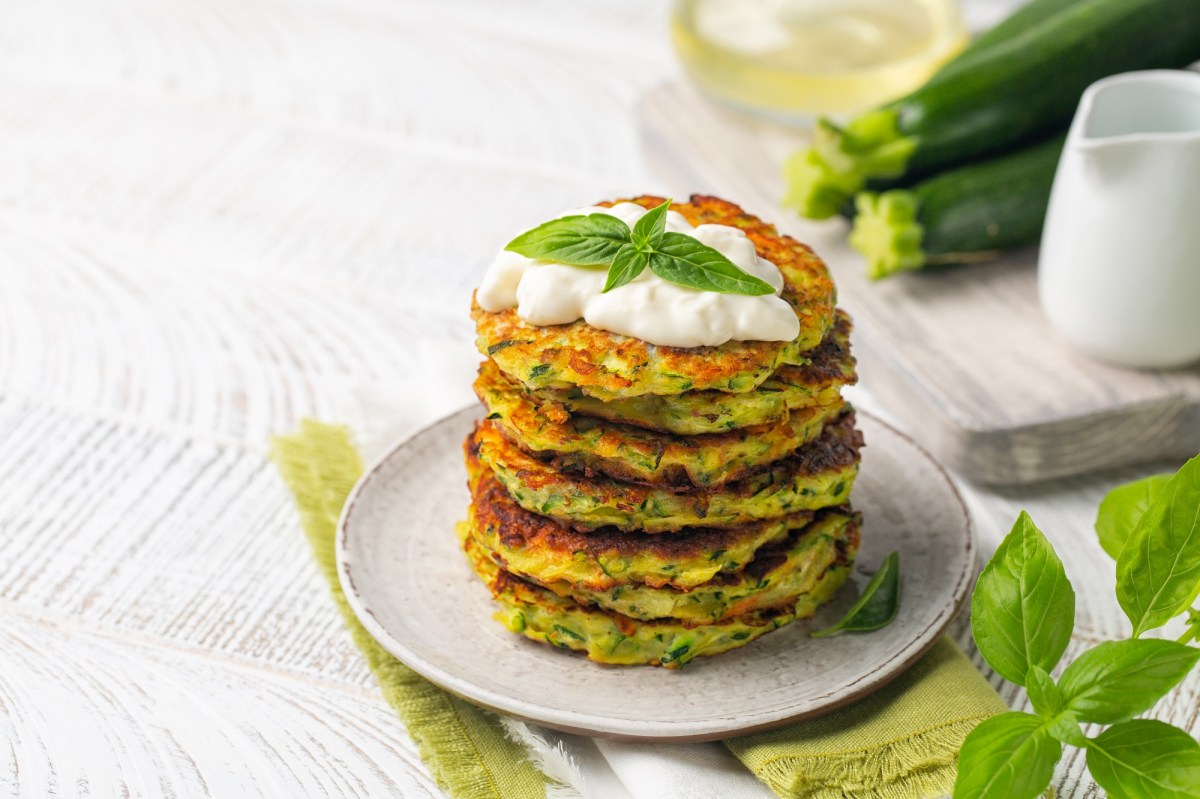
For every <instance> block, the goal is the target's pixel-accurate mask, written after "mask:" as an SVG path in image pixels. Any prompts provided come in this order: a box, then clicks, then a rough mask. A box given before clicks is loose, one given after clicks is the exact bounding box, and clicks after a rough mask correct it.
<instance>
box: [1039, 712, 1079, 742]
mask: <svg viewBox="0 0 1200 799" xmlns="http://www.w3.org/2000/svg"><path fill="white" fill-rule="evenodd" d="M1046 732H1048V733H1050V736H1051V737H1052V738H1054V740H1056V741H1062V742H1063V743H1065V744H1070V745H1071V746H1077V747H1079V748H1080V749H1082V748H1083V747H1085V746H1087V742H1088V739H1087V736H1086V735H1084V734H1083V730H1081V729H1080V728H1079V719H1078V717H1076V715H1075V714H1074V713H1072V712H1071V711H1069V710H1064V711H1063V712H1062V713H1059V714H1058V715H1057V716H1055V717H1054V718H1052V719H1050V720H1049V721H1047V722H1046Z"/></svg>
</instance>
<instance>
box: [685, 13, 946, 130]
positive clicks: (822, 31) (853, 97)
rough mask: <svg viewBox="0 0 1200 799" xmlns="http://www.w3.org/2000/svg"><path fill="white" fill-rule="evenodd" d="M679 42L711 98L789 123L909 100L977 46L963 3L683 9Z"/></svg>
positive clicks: (693, 73)
mask: <svg viewBox="0 0 1200 799" xmlns="http://www.w3.org/2000/svg"><path fill="white" fill-rule="evenodd" d="M672 33H673V38H674V42H675V49H676V51H677V52H678V54H679V57H680V60H681V61H682V62H683V65H684V67H685V68H686V69H687V71H688V73H689V74H690V75H691V77H692V79H693V80H695V81H696V83H697V84H698V85H699V86H700V87H701V88H702V89H703V90H704V91H706V92H707V93H709V94H711V95H713V96H715V97H716V98H718V99H720V100H722V101H724V102H726V103H729V104H731V105H734V106H737V107H739V108H742V109H744V110H748V111H753V112H756V113H759V114H763V115H767V116H771V117H775V118H778V119H782V120H786V121H803V120H805V119H808V118H811V117H812V116H814V115H817V114H822V115H832V116H835V117H839V116H847V115H850V114H854V113H856V112H859V111H864V110H867V109H869V108H872V107H874V106H876V105H879V104H881V103H883V102H886V101H888V100H891V99H894V98H896V97H900V96H902V95H904V94H906V93H907V92H909V91H911V90H912V89H914V88H916V87H917V86H919V85H920V84H921V83H922V82H924V81H925V80H926V79H927V78H928V77H929V76H930V75H931V74H933V72H934V70H936V69H937V67H939V66H940V65H941V64H943V63H944V62H945V61H947V60H948V59H949V58H951V57H952V56H953V55H955V54H956V53H957V52H958V51H959V50H961V49H962V47H963V46H964V45H965V44H966V41H967V36H966V33H965V31H964V30H963V27H962V21H961V17H960V15H959V12H958V9H957V7H956V6H955V5H954V4H953V0H678V2H677V3H676V5H675V13H674V16H673V18H672Z"/></svg>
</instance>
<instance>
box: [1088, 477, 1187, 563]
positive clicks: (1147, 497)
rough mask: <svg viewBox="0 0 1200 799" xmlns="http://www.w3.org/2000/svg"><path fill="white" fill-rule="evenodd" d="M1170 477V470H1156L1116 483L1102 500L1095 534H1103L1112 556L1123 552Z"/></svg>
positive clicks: (1103, 540)
mask: <svg viewBox="0 0 1200 799" xmlns="http://www.w3.org/2000/svg"><path fill="white" fill-rule="evenodd" d="M1170 479H1171V475H1169V474H1156V475H1152V476H1151V477H1147V478H1145V479H1144V480H1134V481H1133V482H1132V483H1125V484H1124V485H1119V486H1117V487H1116V488H1114V489H1113V490H1112V491H1109V492H1108V493H1107V494H1105V496H1104V499H1103V500H1101V501H1100V508H1099V510H1097V512H1096V535H1097V536H1099V538H1100V546H1102V547H1104V551H1105V552H1107V553H1108V554H1109V556H1110V557H1111V558H1112V559H1113V560H1116V559H1117V557H1118V556H1119V555H1120V554H1121V550H1122V549H1124V548H1125V542H1126V541H1127V540H1128V539H1129V535H1130V533H1132V532H1133V530H1134V528H1136V527H1137V523H1138V520H1139V519H1141V518H1142V514H1144V513H1145V512H1146V509H1147V508H1149V507H1150V505H1151V504H1152V503H1153V502H1154V500H1155V499H1156V498H1157V497H1158V495H1159V494H1160V493H1161V492H1162V489H1163V488H1164V487H1165V486H1166V485H1167V481H1169V480H1170Z"/></svg>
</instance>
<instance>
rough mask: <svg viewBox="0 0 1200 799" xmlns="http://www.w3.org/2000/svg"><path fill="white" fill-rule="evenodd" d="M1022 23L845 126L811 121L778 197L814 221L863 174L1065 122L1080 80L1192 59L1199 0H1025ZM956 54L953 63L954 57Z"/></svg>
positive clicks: (894, 173) (941, 159)
mask: <svg viewBox="0 0 1200 799" xmlns="http://www.w3.org/2000/svg"><path fill="white" fill-rule="evenodd" d="M1034 4H1036V5H1039V6H1040V5H1041V4H1054V5H1057V6H1059V7H1058V8H1057V9H1051V8H1049V7H1047V8H1038V9H1037V11H1038V12H1052V13H1046V14H1045V15H1043V16H1040V17H1039V16H1038V14H1035V13H1034V12H1033V11H1030V12H1027V14H1028V15H1029V16H1027V17H1026V21H1029V20H1036V22H1037V23H1038V24H1032V25H1031V26H1030V27H1026V28H1023V29H1020V30H1017V31H1016V32H1013V33H1012V34H1011V35H1009V36H1007V37H1006V38H1004V37H1001V39H1000V40H999V41H996V40H990V39H989V40H988V41H987V42H985V44H986V46H985V47H983V48H981V49H980V50H978V51H975V52H972V50H971V49H968V51H967V52H966V54H964V56H963V57H962V59H963V60H962V61H960V62H952V63H951V64H950V65H948V66H947V68H946V69H945V70H944V71H943V72H942V73H939V74H938V75H936V76H935V77H934V78H933V79H931V80H930V81H929V82H928V83H926V84H925V85H924V86H922V87H921V88H919V89H917V90H916V91H914V92H912V93H911V94H909V95H908V96H906V97H903V98H901V99H899V100H895V101H893V102H891V103H889V104H887V105H885V106H883V107H882V108H879V109H876V110H873V111H869V112H867V113H865V114H863V115H861V116H859V117H857V118H856V119H854V120H852V121H851V122H849V123H848V124H846V125H845V126H839V125H836V124H834V123H832V122H830V121H828V120H820V121H818V123H817V128H816V130H815V132H814V140H813V146H812V147H811V148H810V149H808V150H804V151H801V152H800V153H797V154H796V155H795V156H793V157H792V159H790V160H789V162H788V164H787V166H786V167H785V170H786V171H787V173H788V177H789V182H790V189H789V192H788V196H787V198H786V199H785V204H787V205H790V206H793V207H795V208H796V209H797V210H799V211H800V213H801V214H803V215H804V216H808V217H811V218H814V219H824V218H826V217H829V216H832V215H833V214H835V213H837V211H838V209H839V208H840V207H841V205H842V203H844V202H845V201H846V199H847V198H849V197H851V196H852V195H854V194H855V193H857V192H858V191H859V190H860V189H861V188H862V187H863V185H864V183H865V182H866V181H867V180H868V179H871V178H898V177H906V178H915V177H918V176H920V175H923V174H928V173H930V172H933V171H936V170H939V169H944V168H946V167H948V166H952V165H954V164H957V163H960V162H962V161H966V160H969V159H972V158H978V157H981V156H986V155H988V154H991V153H995V152H999V151H1002V150H1005V149H1010V148H1012V147H1013V146H1017V145H1020V144H1021V143H1022V142H1026V141H1031V140H1033V139H1036V138H1038V137H1039V136H1041V135H1045V134H1047V133H1049V132H1050V131H1053V130H1056V129H1060V128H1064V127H1066V124H1067V122H1068V121H1069V120H1070V118H1071V115H1072V114H1073V113H1074V111H1075V107H1076V105H1077V104H1078V103H1079V97H1080V95H1081V94H1082V93H1083V90H1084V89H1085V88H1087V86H1088V85H1090V84H1091V83H1093V82H1095V81H1096V80H1099V79H1100V78H1103V77H1105V76H1107V75H1112V74H1115V73H1118V72H1126V71H1130V70H1137V69H1155V68H1175V67H1184V66H1187V65H1188V64H1190V63H1192V62H1193V61H1197V60H1200V0H1078V1H1077V2H1069V3H1064V1H1063V0H1034ZM955 64H957V66H956V65H955Z"/></svg>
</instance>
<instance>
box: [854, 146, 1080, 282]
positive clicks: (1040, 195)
mask: <svg viewBox="0 0 1200 799" xmlns="http://www.w3.org/2000/svg"><path fill="white" fill-rule="evenodd" d="M1065 138H1066V137H1065V135H1057V136H1053V137H1051V138H1049V139H1047V140H1045V141H1042V142H1040V143H1038V144H1034V145H1032V146H1030V147H1027V148H1025V149H1023V150H1017V151H1016V152H1014V153H1008V154H1006V155H1002V156H1000V157H998V158H993V159H991V160H988V161H981V162H979V163H975V164H970V165H968V166H963V167H959V168H958V169H952V170H949V171H947V172H942V173H940V174H938V175H936V176H934V177H932V178H929V179H928V180H925V181H922V182H920V183H918V184H916V185H915V186H912V187H910V188H908V189H893V190H890V191H885V192H883V193H882V194H874V193H871V192H864V193H862V194H859V195H858V196H857V198H856V205H857V212H858V213H857V214H856V215H855V217H854V228H853V230H852V231H851V233H850V244H851V246H853V247H854V248H855V249H856V250H858V251H859V252H860V253H862V254H863V256H864V257H865V258H866V259H867V271H868V274H869V275H870V276H871V277H872V278H873V279H878V278H882V277H887V276H888V275H893V274H895V273H897V272H903V271H908V270H913V269H920V268H921V267H923V266H927V265H933V264H962V263H975V262H978V261H986V260H990V259H992V258H995V257H996V256H997V255H999V254H1000V252H1001V251H1002V250H1007V249H1011V248H1013V247H1019V246H1022V245H1024V244H1032V243H1034V242H1036V241H1037V240H1038V238H1039V237H1040V236H1041V233H1042V223H1043V221H1044V220H1045V218H1046V206H1047V205H1049V203H1050V186H1051V184H1053V183H1054V170H1055V168H1056V167H1057V165H1058V158H1059V156H1060V155H1061V154H1062V148H1063V142H1064V141H1065Z"/></svg>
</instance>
